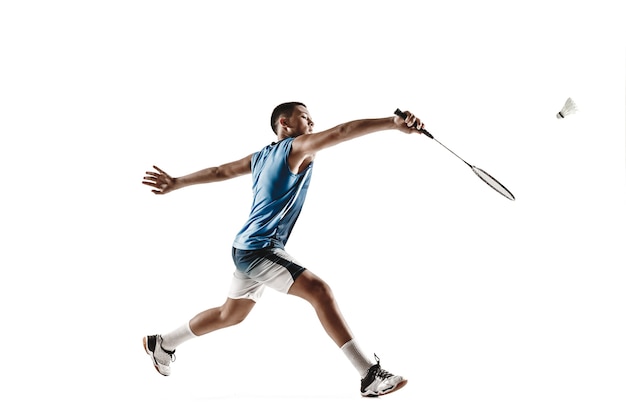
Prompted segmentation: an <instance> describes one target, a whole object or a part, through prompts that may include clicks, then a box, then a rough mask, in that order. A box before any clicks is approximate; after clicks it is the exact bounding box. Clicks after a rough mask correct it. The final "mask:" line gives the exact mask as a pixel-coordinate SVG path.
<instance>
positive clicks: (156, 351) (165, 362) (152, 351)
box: [143, 334, 176, 376]
mask: <svg viewBox="0 0 626 417" xmlns="http://www.w3.org/2000/svg"><path fill="white" fill-rule="evenodd" d="M161 343H163V338H162V337H161V335H159V334H157V335H155V336H146V337H144V338H143V348H144V349H145V350H146V353H147V354H148V355H150V357H151V358H152V363H153V364H154V368H155V369H156V370H157V371H159V373H160V374H161V375H165V376H168V375H169V374H170V363H172V362H174V361H175V360H176V356H175V355H174V352H176V351H175V350H173V351H171V352H170V351H169V350H165V349H163V346H161Z"/></svg>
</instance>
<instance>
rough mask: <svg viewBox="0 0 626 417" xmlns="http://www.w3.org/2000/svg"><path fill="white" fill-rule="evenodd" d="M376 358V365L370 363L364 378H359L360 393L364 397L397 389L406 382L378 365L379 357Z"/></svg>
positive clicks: (388, 392) (376, 395)
mask: <svg viewBox="0 0 626 417" xmlns="http://www.w3.org/2000/svg"><path fill="white" fill-rule="evenodd" d="M374 357H375V358H376V365H372V367H371V368H370V369H368V371H367V375H365V378H363V379H362V380H361V395H362V396H364V397H379V396H381V395H385V394H390V393H392V392H394V391H397V390H399V389H400V388H402V387H403V386H405V385H406V383H407V382H408V381H407V380H406V379H404V378H402V377H401V376H398V375H394V374H392V373H390V372H387V371H385V370H384V369H382V368H381V367H380V359H378V356H376V355H374Z"/></svg>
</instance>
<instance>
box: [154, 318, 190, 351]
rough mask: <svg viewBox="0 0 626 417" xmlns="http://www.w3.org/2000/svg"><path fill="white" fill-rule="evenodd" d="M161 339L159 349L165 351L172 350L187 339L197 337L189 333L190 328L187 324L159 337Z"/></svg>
mask: <svg viewBox="0 0 626 417" xmlns="http://www.w3.org/2000/svg"><path fill="white" fill-rule="evenodd" d="M161 337H162V338H163V343H161V347H162V348H163V349H166V350H170V351H172V350H174V349H176V347H177V346H178V345H180V344H181V343H183V342H186V341H187V340H189V339H193V338H194V337H198V336H196V335H195V334H193V332H192V331H191V327H190V326H189V322H187V323H185V324H183V325H182V326H180V327H179V328H177V329H174V330H173V331H171V332H169V333H167V334H164V335H161Z"/></svg>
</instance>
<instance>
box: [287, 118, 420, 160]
mask: <svg viewBox="0 0 626 417" xmlns="http://www.w3.org/2000/svg"><path fill="white" fill-rule="evenodd" d="M405 113H406V114H407V117H406V119H402V118H401V117H398V116H393V117H385V118H381V119H362V120H353V121H351V122H347V123H342V124H340V125H337V126H335V127H333V128H331V129H328V130H325V131H323V132H319V133H310V134H306V135H301V136H298V137H297V138H296V139H295V140H294V142H293V147H292V151H291V152H292V155H293V157H294V159H304V158H306V157H307V156H311V155H314V154H315V153H316V152H318V151H321V150H322V149H326V148H329V147H331V146H335V145H337V144H339V143H342V142H345V141H348V140H351V139H355V138H358V137H360V136H364V135H368V134H370V133H374V132H379V131H382V130H392V129H396V130H400V131H402V132H405V133H421V132H420V131H419V130H416V128H417V129H421V128H422V127H423V123H422V122H421V120H420V119H419V118H417V117H416V116H415V115H413V113H411V112H408V111H407V112H405ZM290 157H292V156H290Z"/></svg>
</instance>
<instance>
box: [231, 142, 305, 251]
mask: <svg viewBox="0 0 626 417" xmlns="http://www.w3.org/2000/svg"><path fill="white" fill-rule="evenodd" d="M294 139H295V138H286V139H283V140H281V141H280V142H277V143H273V144H271V145H268V146H266V147H265V148H263V149H262V150H260V151H259V152H257V153H255V154H253V155H252V162H251V165H252V166H251V168H252V208H251V210H250V217H249V218H248V221H247V222H246V223H245V225H244V226H243V228H242V229H241V230H240V231H239V233H237V236H236V237H235V241H234V243H233V246H234V247H235V248H237V249H244V250H254V249H262V248H267V247H277V248H284V247H285V245H286V244H287V240H288V239H289V235H290V234H291V230H292V229H293V226H294V225H295V223H296V220H298V216H299V215H300V211H301V210H302V205H303V204H304V200H305V198H306V193H307V190H308V188H309V182H310V180H311V173H312V171H313V162H311V163H310V164H309V166H308V167H307V168H306V169H305V170H304V171H302V172H301V173H299V174H294V173H292V172H291V171H290V170H289V164H288V162H287V158H288V156H289V152H290V151H291V144H292V142H293V140H294Z"/></svg>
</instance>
